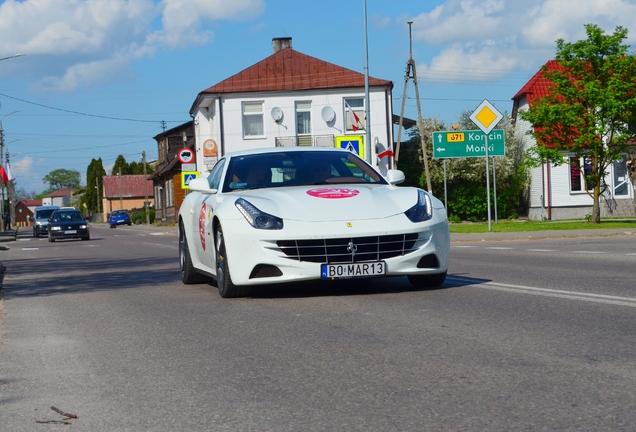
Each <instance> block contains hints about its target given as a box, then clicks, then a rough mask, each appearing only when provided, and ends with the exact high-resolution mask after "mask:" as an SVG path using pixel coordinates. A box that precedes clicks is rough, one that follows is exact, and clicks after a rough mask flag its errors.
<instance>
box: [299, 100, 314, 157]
mask: <svg viewBox="0 0 636 432" xmlns="http://www.w3.org/2000/svg"><path fill="white" fill-rule="evenodd" d="M296 135H297V136H298V145H299V146H311V145H312V139H311V101H303V102H296Z"/></svg>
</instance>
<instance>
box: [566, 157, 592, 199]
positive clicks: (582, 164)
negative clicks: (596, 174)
mask: <svg viewBox="0 0 636 432" xmlns="http://www.w3.org/2000/svg"><path fill="white" fill-rule="evenodd" d="M591 172H592V161H591V159H590V158H585V157H578V156H570V192H585V191H586V189H585V187H584V184H585V183H583V182H584V181H586V180H585V178H586V177H587V176H589V174H590V173H591ZM591 189H594V182H593V181H592V179H589V178H588V180H587V190H591Z"/></svg>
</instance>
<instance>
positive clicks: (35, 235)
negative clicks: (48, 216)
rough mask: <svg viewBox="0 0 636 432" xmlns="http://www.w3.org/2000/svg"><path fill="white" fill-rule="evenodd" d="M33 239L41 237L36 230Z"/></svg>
mask: <svg viewBox="0 0 636 432" xmlns="http://www.w3.org/2000/svg"><path fill="white" fill-rule="evenodd" d="M33 237H35V238H38V237H40V235H39V234H38V232H37V231H36V230H33Z"/></svg>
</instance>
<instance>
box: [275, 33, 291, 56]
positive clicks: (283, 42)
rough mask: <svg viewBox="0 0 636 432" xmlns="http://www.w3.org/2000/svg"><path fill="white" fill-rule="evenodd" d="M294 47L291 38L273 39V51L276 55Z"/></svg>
mask: <svg viewBox="0 0 636 432" xmlns="http://www.w3.org/2000/svg"><path fill="white" fill-rule="evenodd" d="M291 47H292V38H290V37H282V38H274V39H272V49H273V51H274V52H273V54H276V53H277V52H278V51H280V50H282V49H285V48H291Z"/></svg>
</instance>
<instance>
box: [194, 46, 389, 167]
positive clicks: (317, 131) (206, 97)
mask: <svg viewBox="0 0 636 432" xmlns="http://www.w3.org/2000/svg"><path fill="white" fill-rule="evenodd" d="M272 47H273V54H272V55H270V56H269V57H267V58H265V59H264V60H262V61H260V62H258V63H256V64H254V65H252V66H250V67H248V68H246V69H244V70H242V71H241V72H239V73H237V74H235V75H233V76H231V77H229V78H227V79H225V80H223V81H221V82H219V83H217V84H215V85H213V86H211V87H209V88H207V89H205V90H203V91H201V92H200V93H199V94H198V95H197V97H196V99H195V101H194V103H193V105H192V107H191V109H190V115H191V116H192V117H193V119H194V127H195V132H194V134H195V149H196V150H195V152H196V154H195V159H196V167H197V171H199V173H201V174H202V175H207V173H209V171H210V170H211V169H212V167H213V166H214V164H215V163H216V161H217V160H218V159H219V157H221V156H223V155H224V154H226V153H227V152H231V151H236V150H245V149H252V148H260V147H275V146H282V147H284V146H320V147H345V148H346V147H352V148H353V149H354V151H356V152H357V153H358V154H359V155H360V156H361V157H363V158H365V159H367V160H370V161H371V162H372V163H373V164H376V165H378V159H377V157H376V155H377V154H378V153H379V152H382V151H383V150H385V149H386V148H388V147H391V143H392V142H393V128H392V124H393V111H392V102H391V100H392V90H393V82H391V81H388V80H384V79H378V78H374V77H368V83H369V86H368V87H369V98H368V101H367V100H366V98H365V79H366V77H365V75H364V74H362V73H360V72H356V71H353V70H351V69H347V68H344V67H341V66H338V65H335V64H333V63H329V62H327V61H324V60H321V59H318V58H315V57H311V56H309V55H306V54H303V53H301V52H299V51H296V50H294V49H293V48H292V39H291V38H274V39H273V40H272ZM367 104H369V116H370V119H366V118H365V112H366V108H367V106H366V105H367ZM349 107H350V109H349ZM353 113H355V115H353ZM356 116H357V117H358V118H359V122H356V121H355V117H356ZM367 128H368V129H369V131H370V135H371V141H372V142H371V143H366V142H365V140H366V134H367ZM387 143H388V145H387ZM349 144H351V145H349ZM371 144H372V145H371ZM365 152H366V154H365ZM387 159H388V158H383V159H382V160H381V161H380V163H379V165H380V169H386V163H387Z"/></svg>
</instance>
